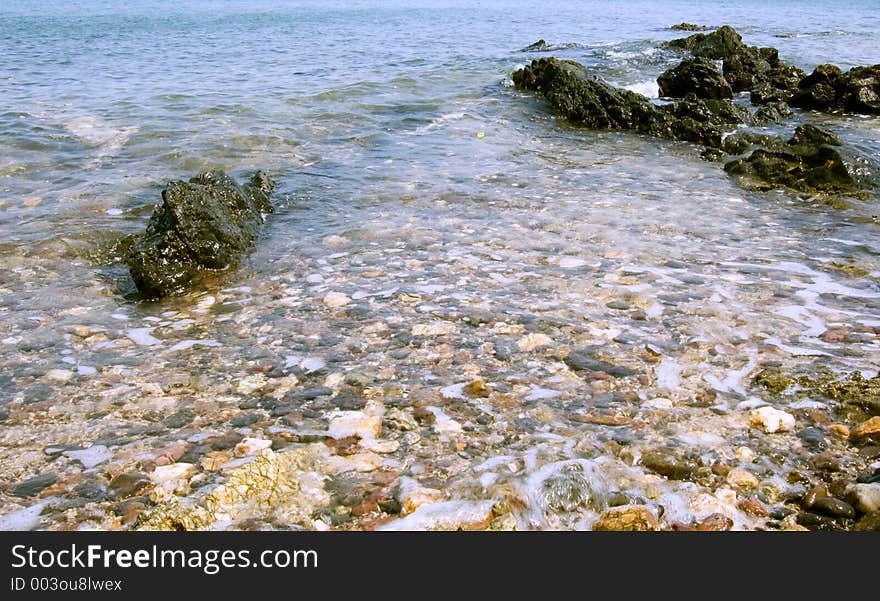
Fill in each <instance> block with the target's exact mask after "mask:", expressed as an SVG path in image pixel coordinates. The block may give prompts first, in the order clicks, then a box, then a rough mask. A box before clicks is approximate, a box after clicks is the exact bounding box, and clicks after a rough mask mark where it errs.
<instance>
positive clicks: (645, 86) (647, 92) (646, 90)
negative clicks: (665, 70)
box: [624, 79, 660, 98]
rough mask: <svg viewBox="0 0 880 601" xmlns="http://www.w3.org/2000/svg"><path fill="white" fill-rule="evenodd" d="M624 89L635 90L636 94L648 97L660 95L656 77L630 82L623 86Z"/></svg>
mask: <svg viewBox="0 0 880 601" xmlns="http://www.w3.org/2000/svg"><path fill="white" fill-rule="evenodd" d="M624 89H625V90H629V91H630V92H635V93H636V94H641V95H642V96H647V97H648V98H659V97H660V85H659V84H658V83H657V80H656V79H648V80H646V81H640V82H638V83H634V84H630V85H628V86H624Z"/></svg>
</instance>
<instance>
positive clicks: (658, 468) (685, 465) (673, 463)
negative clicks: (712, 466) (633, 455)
mask: <svg viewBox="0 0 880 601" xmlns="http://www.w3.org/2000/svg"><path fill="white" fill-rule="evenodd" d="M641 464H642V465H643V466H645V467H646V468H647V469H649V470H651V471H653V472H656V473H658V474H660V475H662V476H666V477H667V478H670V479H671V480H688V479H690V478H691V477H692V476H693V474H694V471H695V470H696V469H697V463H696V462H695V461H693V460H691V459H681V458H678V457H676V456H675V455H673V454H672V453H669V452H667V451H660V450H652V451H647V452H645V453H643V454H642V459H641Z"/></svg>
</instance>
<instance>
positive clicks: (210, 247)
mask: <svg viewBox="0 0 880 601" xmlns="http://www.w3.org/2000/svg"><path fill="white" fill-rule="evenodd" d="M274 186H275V184H274V182H273V181H272V180H271V179H269V177H268V176H267V175H266V174H265V173H263V172H261V171H260V172H257V173H256V174H255V175H254V176H253V177H252V178H251V179H250V181H249V182H248V183H246V184H244V185H239V184H238V183H237V182H236V181H235V180H233V179H232V178H231V177H229V176H228V175H226V174H225V173H224V172H222V171H207V172H204V173H201V174H199V175H197V176H196V177H193V178H191V179H190V180H189V181H177V182H172V183H170V184H169V185H168V186H166V187H165V189H164V190H163V191H162V205H161V206H159V207H158V208H157V209H156V210H155V211H154V212H153V215H152V216H151V217H150V222H149V224H148V225H147V229H146V232H145V233H144V234H142V235H140V236H138V237H136V238H135V239H134V240H133V241H132V244H131V246H130V248H129V249H128V252H127V255H126V256H125V263H126V264H127V265H128V268H129V272H130V273H131V277H132V279H133V280H134V282H135V285H136V286H137V289H138V291H139V292H140V293H141V294H142V295H143V296H145V297H148V298H158V297H163V296H168V295H171V294H176V293H180V292H183V291H184V290H185V289H186V288H187V286H188V285H190V283H191V282H192V281H193V280H194V279H195V278H196V277H198V276H199V275H200V274H202V273H203V272H206V271H220V270H225V269H229V268H232V267H234V266H235V265H236V264H237V263H238V261H239V260H240V258H241V256H242V255H243V254H244V252H245V251H247V250H248V249H249V248H250V247H251V246H252V245H253V243H254V240H255V238H256V237H257V234H258V231H259V226H260V225H261V224H262V222H263V215H264V214H265V213H271V212H272V211H273V208H272V205H271V204H270V202H269V194H271V192H272V190H273V188H274Z"/></svg>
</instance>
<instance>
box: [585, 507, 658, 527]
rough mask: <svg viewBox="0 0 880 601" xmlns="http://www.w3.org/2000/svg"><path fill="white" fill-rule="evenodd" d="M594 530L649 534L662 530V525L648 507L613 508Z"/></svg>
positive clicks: (604, 514)
mask: <svg viewBox="0 0 880 601" xmlns="http://www.w3.org/2000/svg"><path fill="white" fill-rule="evenodd" d="M593 530H594V531H600V532H601V531H605V532H608V531H620V532H649V531H658V530H660V524H659V522H658V521H657V518H656V517H654V514H653V513H651V510H649V509H648V508H647V507H641V506H631V507H612V508H611V509H608V510H607V511H605V513H603V514H602V515H601V516H600V517H599V519H598V520H597V521H596V522H595V523H594V524H593Z"/></svg>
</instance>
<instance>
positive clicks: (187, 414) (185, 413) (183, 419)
mask: <svg viewBox="0 0 880 601" xmlns="http://www.w3.org/2000/svg"><path fill="white" fill-rule="evenodd" d="M195 416H196V414H195V412H194V411H193V410H192V409H181V410H179V411H175V412H174V413H172V414H171V415H169V416H168V417H166V418H165V419H163V420H162V423H163V424H164V425H165V426H167V427H169V428H182V427H184V426H185V425H187V424H188V423H190V422H191V421H192V420H193V419H194V418H195Z"/></svg>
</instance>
